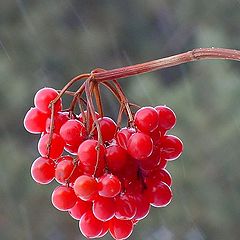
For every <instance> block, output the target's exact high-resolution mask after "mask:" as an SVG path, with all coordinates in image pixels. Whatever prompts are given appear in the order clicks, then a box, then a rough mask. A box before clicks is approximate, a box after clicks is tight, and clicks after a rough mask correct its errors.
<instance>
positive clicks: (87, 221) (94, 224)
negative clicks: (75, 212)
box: [79, 211, 104, 238]
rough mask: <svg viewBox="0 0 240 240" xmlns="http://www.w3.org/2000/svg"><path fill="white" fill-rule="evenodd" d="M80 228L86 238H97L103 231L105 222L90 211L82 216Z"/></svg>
mask: <svg viewBox="0 0 240 240" xmlns="http://www.w3.org/2000/svg"><path fill="white" fill-rule="evenodd" d="M79 228H80V231H81V233H82V234H83V235H84V236H85V237H86V238H96V237H98V235H100V234H101V233H102V232H103V229H104V223H103V222H102V221H100V220H99V219H97V218H96V217H95V216H94V215H93V213H92V211H88V212H86V213H85V214H84V215H83V216H82V217H81V220H80V222H79Z"/></svg>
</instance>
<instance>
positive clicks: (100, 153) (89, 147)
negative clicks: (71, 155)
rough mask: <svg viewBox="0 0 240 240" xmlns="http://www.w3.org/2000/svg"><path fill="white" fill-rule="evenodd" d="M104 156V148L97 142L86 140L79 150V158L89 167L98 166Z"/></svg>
mask: <svg viewBox="0 0 240 240" xmlns="http://www.w3.org/2000/svg"><path fill="white" fill-rule="evenodd" d="M104 154H105V148H104V146H103V145H101V144H98V142H97V141H96V140H91V139H90V140H86V141H84V142H83V143H82V144H81V145H80V146H79V148H78V158H79V160H80V162H81V163H82V164H84V165H87V166H96V164H97V162H99V161H102V159H103V158H104Z"/></svg>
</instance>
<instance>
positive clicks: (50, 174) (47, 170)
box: [31, 157, 55, 184]
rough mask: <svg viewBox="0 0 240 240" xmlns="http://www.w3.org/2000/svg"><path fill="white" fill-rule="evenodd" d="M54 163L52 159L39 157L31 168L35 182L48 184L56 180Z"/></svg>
mask: <svg viewBox="0 0 240 240" xmlns="http://www.w3.org/2000/svg"><path fill="white" fill-rule="evenodd" d="M54 166H55V165H54V162H53V161H52V160H51V159H48V158H43V157H39V158H37V159H36V160H35V161H34V162H33V164H32V167H31V175H32V178H33V179H34V181H35V182H37V183H40V184H48V183H50V182H51V181H52V180H53V179H54V172H55V170H54Z"/></svg>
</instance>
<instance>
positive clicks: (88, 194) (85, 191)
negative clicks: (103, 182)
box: [73, 175, 98, 201]
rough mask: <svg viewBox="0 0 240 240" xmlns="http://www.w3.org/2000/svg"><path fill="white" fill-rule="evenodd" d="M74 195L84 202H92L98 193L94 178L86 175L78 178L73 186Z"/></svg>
mask: <svg viewBox="0 0 240 240" xmlns="http://www.w3.org/2000/svg"><path fill="white" fill-rule="evenodd" d="M73 189H74V192H75V194H76V195H77V196H78V197H80V198H81V199H82V200H84V201H89V200H93V198H94V197H96V195H97V192H98V183H97V181H96V180H95V178H93V177H91V176H87V175H82V176H80V177H78V178H77V179H76V181H75V183H74V186H73Z"/></svg>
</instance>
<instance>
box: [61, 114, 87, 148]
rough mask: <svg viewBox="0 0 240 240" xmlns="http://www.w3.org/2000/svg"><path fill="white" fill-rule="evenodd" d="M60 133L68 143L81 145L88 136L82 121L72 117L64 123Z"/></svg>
mask: <svg viewBox="0 0 240 240" xmlns="http://www.w3.org/2000/svg"><path fill="white" fill-rule="evenodd" d="M60 135H61V137H62V139H63V140H64V141H65V143H66V144H68V145H73V146H79V145H80V143H82V142H83V141H84V139H85V138H86V135H87V133H86V129H85V127H84V125H83V124H82V123H81V122H80V121H78V120H76V119H70V120H68V121H67V122H65V123H64V124H63V125H62V127H61V129H60Z"/></svg>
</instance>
